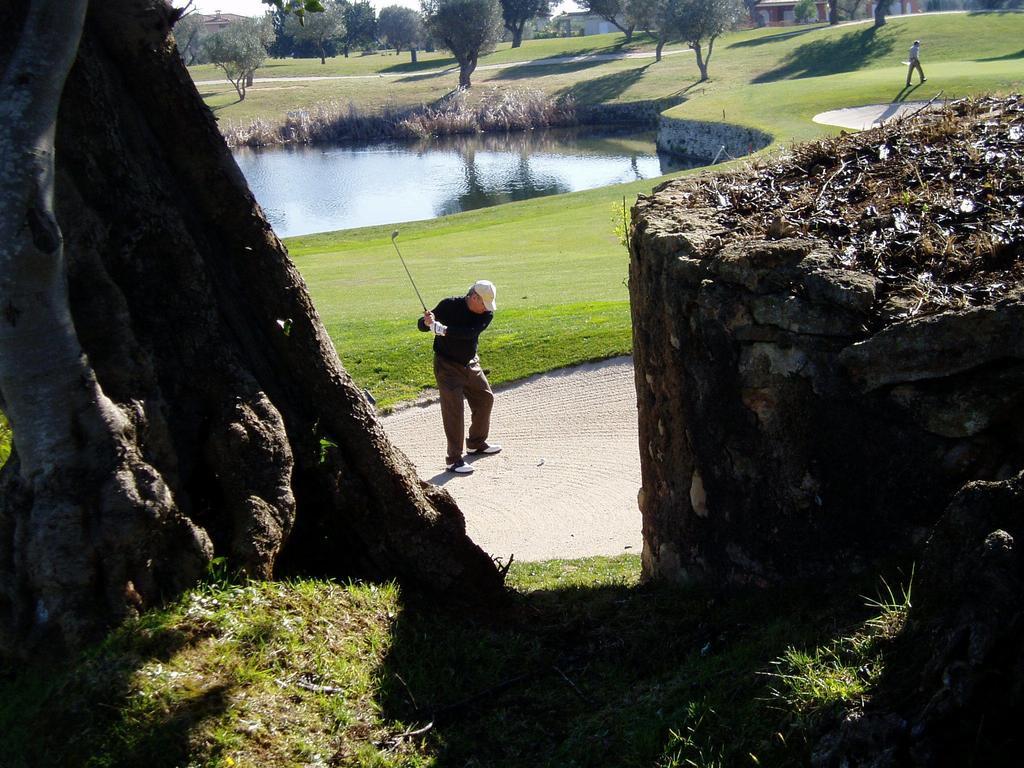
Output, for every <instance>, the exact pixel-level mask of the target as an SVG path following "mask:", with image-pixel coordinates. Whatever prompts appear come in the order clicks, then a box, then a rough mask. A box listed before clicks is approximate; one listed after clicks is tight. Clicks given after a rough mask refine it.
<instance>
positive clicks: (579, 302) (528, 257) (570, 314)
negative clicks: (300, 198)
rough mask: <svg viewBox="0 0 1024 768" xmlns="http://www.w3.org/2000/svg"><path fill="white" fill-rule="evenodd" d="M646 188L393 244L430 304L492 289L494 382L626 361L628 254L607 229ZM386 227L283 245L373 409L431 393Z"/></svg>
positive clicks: (486, 338)
mask: <svg viewBox="0 0 1024 768" xmlns="http://www.w3.org/2000/svg"><path fill="white" fill-rule="evenodd" d="M646 188H647V186H646V185H645V184H644V183H642V182H637V183H632V184H628V185H621V186H620V187H618V188H616V191H615V192H614V193H612V192H611V191H609V190H608V189H605V190H593V191H591V192H585V193H581V194H579V195H571V196H562V197H551V198H542V199H540V200H536V201H526V202H523V203H513V204H509V205H503V206H498V207H495V208H488V209H483V210H478V211H471V212H467V213H464V214H459V215H457V216H451V217H447V218H445V219H435V220H432V221H427V222H417V223H413V224H408V225H405V224H403V225H400V226H399V231H400V233H401V234H400V235H399V237H398V240H397V242H398V244H399V247H400V248H401V250H402V256H403V257H404V259H405V262H406V264H407V265H408V267H409V270H410V271H411V272H412V275H413V278H414V279H415V281H416V285H417V287H418V288H419V290H420V293H421V294H422V295H423V298H424V300H425V301H426V302H427V305H428V307H433V306H434V305H435V304H436V303H437V302H438V301H439V300H440V299H442V298H444V297H446V296H451V295H458V294H461V293H463V292H465V291H466V289H467V288H468V287H469V286H470V285H471V284H472V283H473V282H474V281H475V280H477V279H479V278H486V279H489V280H492V281H493V282H494V283H495V284H496V285H497V286H498V296H497V300H498V312H497V313H496V314H495V318H494V321H493V322H492V323H491V326H490V328H488V330H487V331H486V332H485V333H484V334H483V335H482V336H481V337H480V350H481V359H482V360H483V364H484V367H485V368H488V369H490V378H491V382H492V384H500V383H502V382H507V381H513V380H516V379H521V378H523V377H525V376H529V375H530V374H533V373H539V372H543V371H546V370H551V369H553V368H558V367H561V366H564V365H571V364H573V363H578V362H583V361H586V360H591V359H600V358H604V357H612V356H615V355H622V354H628V353H629V351H630V348H631V346H632V331H631V326H630V317H629V297H628V291H627V288H626V284H625V280H626V275H627V267H628V254H627V252H626V249H625V247H624V246H623V245H622V244H621V242H620V241H619V235H618V234H617V233H616V232H615V226H616V224H617V223H619V222H621V218H622V199H623V197H626V198H627V203H628V202H631V201H632V200H633V199H634V198H635V195H636V194H637V192H638V191H639V190H641V189H646ZM616 195H617V200H616V197H615V196H616ZM595 201H596V202H595ZM391 231H392V228H391V227H374V228H368V229H360V230H351V231H347V232H339V233H333V234H327V235H311V236H307V237H297V238H292V239H290V240H289V241H288V247H289V250H290V252H291V255H292V257H293V259H294V260H295V262H296V264H297V265H298V266H299V268H300V270H301V271H302V273H303V276H304V277H305V279H306V281H307V283H308V284H309V286H310V290H311V291H312V294H313V299H314V301H315V303H316V306H317V308H318V310H319V312H320V314H321V319H322V320H323V321H324V323H325V325H326V326H327V329H328V331H329V333H330V334H331V338H332V339H333V340H334V343H335V346H336V347H337V349H338V353H339V355H340V356H341V359H342V362H343V363H344V364H345V367H346V368H347V369H348V371H349V373H351V374H352V376H353V377H354V378H355V380H356V381H357V382H358V383H359V384H360V385H361V386H364V387H368V388H369V389H370V391H371V392H372V393H373V395H374V397H375V398H376V399H377V401H378V404H379V405H381V406H387V405H390V404H393V403H394V402H396V401H398V400H401V399H406V398H409V397H412V396H415V395H416V394H418V393H419V391H420V390H422V389H423V388H424V387H428V386H432V385H433V372H432V368H431V358H432V355H431V352H430V344H431V336H430V334H426V333H420V332H419V331H418V330H417V329H416V320H417V318H418V317H419V316H420V315H421V314H422V309H421V308H420V305H419V302H418V300H417V298H416V293H415V291H414V290H413V287H412V285H411V284H410V283H409V279H408V277H407V276H406V274H405V270H404V269H403V268H402V264H401V262H400V261H399V259H398V255H397V254H396V253H395V250H394V248H393V247H392V245H391V239H390V233H391Z"/></svg>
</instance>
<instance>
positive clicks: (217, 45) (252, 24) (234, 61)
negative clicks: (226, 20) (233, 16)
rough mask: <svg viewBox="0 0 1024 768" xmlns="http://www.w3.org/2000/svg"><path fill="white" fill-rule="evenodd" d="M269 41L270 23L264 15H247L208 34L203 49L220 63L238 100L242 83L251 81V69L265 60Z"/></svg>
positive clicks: (242, 93)
mask: <svg viewBox="0 0 1024 768" xmlns="http://www.w3.org/2000/svg"><path fill="white" fill-rule="evenodd" d="M272 42H274V29H273V26H272V25H271V23H270V22H269V21H268V20H267V19H266V18H251V19H243V20H242V21H236V22H235V23H233V24H232V25H231V26H229V27H228V28H227V29H223V30H221V31H220V32H217V33H216V34H213V35H210V36H209V37H207V38H206V40H205V41H204V43H203V50H204V55H205V56H206V59H207V60H208V61H209V62H210V63H211V64H215V65H216V66H218V67H220V69H222V70H223V71H224V76H225V77H227V79H228V80H230V81H231V84H232V85H233V86H235V91H236V92H237V93H238V100H239V101H245V90H246V87H247V86H249V85H252V77H253V73H254V72H255V71H256V70H257V69H259V68H260V67H261V66H263V62H264V61H266V60H267V46H269V45H270V44H271V43H272Z"/></svg>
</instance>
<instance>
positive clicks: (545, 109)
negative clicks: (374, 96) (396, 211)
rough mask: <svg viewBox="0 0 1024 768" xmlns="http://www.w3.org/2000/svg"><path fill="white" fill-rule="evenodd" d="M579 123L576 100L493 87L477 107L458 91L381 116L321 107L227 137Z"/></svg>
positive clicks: (305, 138) (358, 137)
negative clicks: (437, 99)
mask: <svg viewBox="0 0 1024 768" xmlns="http://www.w3.org/2000/svg"><path fill="white" fill-rule="evenodd" d="M575 124H576V108H575V104H574V102H573V100H572V99H571V98H553V97H550V96H548V95H547V94H545V93H544V91H541V90H539V89H529V88H523V89H514V90H510V91H498V90H497V89H493V88H492V89H490V90H489V91H485V92H484V94H483V95H482V96H481V97H480V98H479V99H478V100H476V101H473V102H471V101H470V100H469V97H468V96H467V95H466V92H465V91H457V92H455V93H453V94H452V95H450V96H448V97H446V98H444V99H442V100H441V101H440V102H439V103H438V104H437V105H435V106H421V107H415V108H398V107H396V106H394V105H385V106H384V107H383V108H382V109H381V110H380V111H379V112H365V111H363V110H362V109H360V108H359V107H358V106H357V105H356V104H355V103H353V102H349V103H347V104H346V103H343V102H320V103H318V104H316V105H314V106H313V107H311V108H309V109H302V110H295V111H292V112H289V113H288V114H287V115H286V116H285V119H284V122H281V123H275V122H272V121H270V120H266V119H264V118H255V119H253V120H250V121H249V122H248V123H229V124H228V125H226V126H225V127H224V128H223V129H222V133H223V134H224V138H225V140H226V141H227V143H228V146H231V147H266V146H273V145H276V144H316V143H319V142H337V141H365V140H368V139H389V138H395V139H412V138H426V137H428V136H449V135H454V134H463V133H481V132H488V131H525V130H529V129H531V128H546V127H549V126H568V125H575Z"/></svg>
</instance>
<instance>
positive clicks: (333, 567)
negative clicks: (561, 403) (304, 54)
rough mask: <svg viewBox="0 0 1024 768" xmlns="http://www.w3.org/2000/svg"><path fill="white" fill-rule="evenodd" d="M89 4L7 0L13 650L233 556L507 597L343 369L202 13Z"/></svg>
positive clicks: (1, 330) (4, 614) (158, 592)
mask: <svg viewBox="0 0 1024 768" xmlns="http://www.w3.org/2000/svg"><path fill="white" fill-rule="evenodd" d="M86 5H87V0H33V2H32V3H31V9H30V6H29V3H27V2H24V0H0V119H2V122H3V126H4V130H3V131H0V162H2V164H3V169H4V171H3V184H2V185H0V202H2V205H0V307H2V308H3V311H2V313H0V405H2V408H3V410H4V412H5V413H6V415H7V417H8V419H9V421H10V424H11V427H12V429H13V436H14V450H13V451H12V453H11V457H10V459H9V460H8V461H7V463H6V464H5V465H4V467H3V469H2V470H0V656H12V657H13V656H17V657H31V656H33V654H37V655H39V657H40V658H47V659H51V658H53V657H52V656H51V655H49V652H50V650H52V649H54V646H57V647H61V646H63V647H76V646H81V645H82V644H83V643H86V642H87V641H89V640H90V639H92V638H95V637H96V636H98V635H99V634H100V633H102V632H103V631H104V630H105V629H106V628H107V627H109V626H110V624H111V623H113V622H116V621H119V620H121V619H123V618H125V617H127V616H131V615H135V614H137V613H138V612H139V611H140V610H143V609H145V608H147V607H148V606H151V605H155V604H158V603H160V602H161V601H162V600H166V599H168V598H171V597H173V596H175V595H176V594H178V593H179V592H180V591H181V590H183V589H186V588H188V587H190V586H191V585H193V584H194V583H195V582H196V580H197V579H199V578H200V577H201V576H202V575H203V573H204V572H205V570H206V568H207V567H208V566H209V564H210V562H211V560H212V558H214V557H224V558H225V560H226V563H227V565H228V567H229V569H231V570H238V571H242V572H244V573H247V574H249V575H250V576H252V577H256V578H259V577H268V576H272V575H275V574H281V575H287V574H290V573H291V574H295V573H305V574H309V575H319V576H332V577H337V578H347V577H353V576H357V577H378V578H398V579H400V580H401V581H402V582H403V583H404V584H405V585H406V586H407V587H408V588H418V589H426V590H429V591H432V592H434V593H436V594H441V595H447V596H449V597H452V596H462V597H463V598H475V599H492V598H495V597H497V596H499V595H500V594H501V578H500V575H499V574H498V572H497V570H496V568H495V567H494V564H493V563H492V562H491V560H490V558H489V557H488V556H487V555H486V554H484V553H483V552H482V551H481V550H480V549H479V548H478V547H476V546H475V545H474V544H473V543H472V542H471V541H470V540H469V539H468V538H467V537H466V535H465V522H464V520H463V518H462V515H461V513H460V512H459V510H458V508H457V507H456V506H455V504H454V502H453V501H452V499H451V497H450V496H449V495H448V493H447V492H445V491H444V490H443V489H440V488H434V487H431V486H427V485H426V484H424V483H422V482H421V481H420V480H419V479H418V477H417V476H416V473H415V470H414V469H413V467H412V466H411V464H410V463H409V461H408V460H407V459H406V458H405V456H404V455H403V454H402V453H401V452H400V451H398V450H397V449H395V448H394V447H393V446H392V445H391V443H390V442H389V441H388V439H387V437H386V435H385V434H384V430H383V427H382V426H381V425H380V423H379V422H378V421H377V417H376V414H375V412H374V410H373V409H372V407H371V406H370V405H369V404H368V403H367V401H366V399H365V398H364V397H363V395H362V393H361V392H360V390H359V389H358V388H357V387H356V386H355V385H354V383H353V382H352V380H351V379H350V378H349V376H348V374H347V373H346V372H345V370H344V368H343V367H342V365H341V362H340V360H339V359H338V357H337V353H336V352H335V350H334V347H333V345H332V344H331V340H330V337H329V336H328V335H327V332H326V330H325V329H324V327H323V325H322V323H321V322H320V320H319V317H318V315H317V313H316V310H315V308H314V307H313V303H312V300H311V299H310V296H309V293H308V291H307V290H306V287H305V284H304V283H303V281H302V278H301V276H300V275H299V273H298V271H297V270H296V269H295V267H294V265H293V264H292V263H291V261H290V260H289V259H288V255H287V252H286V250H285V248H284V246H283V245H282V244H281V242H280V241H279V240H278V239H277V237H276V236H275V235H274V232H273V230H272V229H271V228H270V226H269V224H268V223H267V221H266V219H265V218H264V216H263V213H262V211H261V210H260V208H259V206H258V205H257V204H256V202H255V200H254V199H253V196H252V194H251V193H250V191H249V189H248V187H247V186H246V183H245V179H244V177H243V176H242V175H241V172H240V171H239V170H238V166H237V164H236V163H235V162H234V160H233V158H232V156H231V152H230V151H229V150H228V148H227V146H226V145H225V143H224V139H223V138H222V136H221V135H220V133H219V131H218V129H217V125H216V122H215V120H214V117H213V115H212V114H211V112H210V110H209V109H207V108H206V107H205V106H204V105H203V102H202V100H201V99H200V97H199V94H198V92H197V91H196V88H195V85H194V84H193V83H192V81H191V78H190V77H189V74H188V72H187V71H186V69H185V67H184V64H183V63H182V61H181V57H180V55H179V54H178V52H177V50H176V49H175V46H174V44H173V40H171V39H170V30H171V26H172V24H173V23H174V21H176V20H177V17H178V15H179V14H178V13H177V12H175V11H174V10H173V9H172V8H171V7H170V6H169V5H168V4H167V3H165V2H154V0H103V2H96V3H91V4H89V5H90V6H91V7H90V8H89V14H88V20H86V14H85V9H86ZM79 38H81V42H80V43H79ZM41 50H44V51H46V52H47V55H46V56H40V55H39V51H41ZM72 64H74V66H72ZM65 81H66V83H65ZM58 113H59V115H60V119H59V121H58V119H57V116H58ZM97 115H102V116H103V119H102V120H98V119H97ZM410 322H411V321H410ZM43 654H46V655H43Z"/></svg>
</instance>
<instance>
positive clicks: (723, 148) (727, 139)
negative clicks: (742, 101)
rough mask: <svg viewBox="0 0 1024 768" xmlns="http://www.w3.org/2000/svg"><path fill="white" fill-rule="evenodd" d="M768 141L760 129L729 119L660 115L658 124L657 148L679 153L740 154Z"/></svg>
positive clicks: (729, 155) (731, 155)
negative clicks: (698, 118) (693, 118)
mask: <svg viewBox="0 0 1024 768" xmlns="http://www.w3.org/2000/svg"><path fill="white" fill-rule="evenodd" d="M771 143H772V137H771V136H770V135H769V134H767V133H764V132H763V131H759V130H757V129H755V128H745V127H743V126H741V125H731V124H730V123H706V122H703V121H701V120H680V119H678V118H675V117H665V116H661V118H660V121H659V124H658V139H657V144H658V149H660V150H661V151H663V152H668V153H669V154H671V155H678V156H681V157H708V158H717V157H718V154H719V152H721V153H722V155H723V157H743V156H744V155H749V154H751V153H752V152H756V151H757V150H759V149H763V148H764V147H767V146H768V145H769V144H771Z"/></svg>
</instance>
